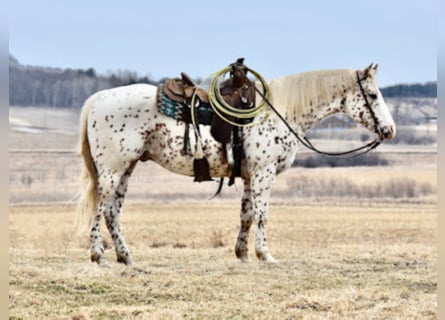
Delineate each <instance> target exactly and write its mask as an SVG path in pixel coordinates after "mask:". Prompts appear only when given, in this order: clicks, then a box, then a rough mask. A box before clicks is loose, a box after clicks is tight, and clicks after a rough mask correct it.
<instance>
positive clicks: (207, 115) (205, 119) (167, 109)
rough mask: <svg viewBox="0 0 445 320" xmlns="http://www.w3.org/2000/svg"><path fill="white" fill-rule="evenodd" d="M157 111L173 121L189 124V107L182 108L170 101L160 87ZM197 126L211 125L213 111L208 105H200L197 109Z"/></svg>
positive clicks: (177, 103) (180, 105)
mask: <svg viewBox="0 0 445 320" xmlns="http://www.w3.org/2000/svg"><path fill="white" fill-rule="evenodd" d="M157 102H158V111H159V112H160V113H162V114H164V115H166V116H168V117H170V118H173V119H175V120H180V121H184V122H186V123H191V122H192V120H191V114H190V106H183V105H182V104H180V103H179V102H176V101H174V100H172V99H170V98H169V97H168V96H167V95H166V94H165V93H164V90H163V88H162V86H159V88H158V101H157ZM197 111H198V122H199V124H204V125H210V124H211V123H212V117H213V110H212V107H211V106H210V104H207V103H202V102H201V103H200V104H199V106H198V108H197Z"/></svg>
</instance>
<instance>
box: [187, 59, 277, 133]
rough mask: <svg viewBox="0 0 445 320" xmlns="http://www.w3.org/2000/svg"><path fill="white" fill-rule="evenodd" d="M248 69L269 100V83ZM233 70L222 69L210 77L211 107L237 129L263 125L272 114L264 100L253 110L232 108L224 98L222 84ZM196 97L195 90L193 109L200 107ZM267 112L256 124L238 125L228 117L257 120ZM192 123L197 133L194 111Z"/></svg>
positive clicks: (230, 68) (229, 68) (205, 80)
mask: <svg viewBox="0 0 445 320" xmlns="http://www.w3.org/2000/svg"><path fill="white" fill-rule="evenodd" d="M246 69H247V71H248V72H250V73H252V74H253V75H254V76H255V78H256V79H257V80H258V81H259V83H260V84H261V86H262V90H261V91H262V96H263V97H266V98H267V99H270V98H271V93H270V88H269V85H268V84H267V81H266V80H265V79H264V78H263V77H262V76H261V75H260V74H259V73H258V72H256V71H255V70H253V69H250V68H248V67H246ZM231 70H232V67H231V66H228V67H226V68H224V69H221V70H220V71H217V72H215V73H214V74H212V75H211V76H210V77H211V82H210V86H209V90H208V96H209V102H210V106H211V108H212V110H213V111H214V112H215V113H216V114H217V115H218V116H219V117H221V119H223V120H224V121H226V122H227V123H229V124H231V125H234V126H237V127H250V126H255V125H257V124H260V123H262V122H263V121H264V120H266V119H267V117H268V116H269V114H270V110H269V109H268V105H267V103H266V102H265V101H264V99H262V101H261V102H260V103H258V104H256V106H253V107H252V108H248V109H241V108H236V107H234V106H231V105H230V104H228V103H227V102H226V101H225V100H224V98H223V97H222V95H221V88H220V86H221V82H222V80H223V79H224V77H225V76H226V74H227V73H229V72H230V71H231ZM210 77H207V78H206V79H204V80H203V81H202V82H201V84H199V85H198V88H200V87H202V84H203V83H205V82H207V81H208V79H209V78H210ZM253 85H255V82H253ZM257 90H258V89H257ZM196 95H197V90H195V92H194V94H193V96H192V100H191V106H192V108H197V107H198V105H197V104H196V103H195V102H196V99H195V98H196ZM266 108H267V110H266ZM265 110H266V116H265V117H263V118H262V119H261V120H259V121H256V122H254V121H252V122H249V123H238V122H236V121H232V120H230V119H228V116H230V117H234V118H235V119H252V118H255V117H256V116H257V115H259V114H260V113H262V112H263V111H265ZM241 122H244V121H241ZM192 123H193V126H194V128H195V132H196V131H198V130H197V125H196V119H195V113H194V112H193V111H192Z"/></svg>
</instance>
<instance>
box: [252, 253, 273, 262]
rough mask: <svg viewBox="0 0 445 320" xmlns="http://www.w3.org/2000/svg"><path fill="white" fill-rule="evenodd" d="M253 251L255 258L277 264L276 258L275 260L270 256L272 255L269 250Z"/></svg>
mask: <svg viewBox="0 0 445 320" xmlns="http://www.w3.org/2000/svg"><path fill="white" fill-rule="evenodd" d="M255 253H256V256H257V258H258V259H260V260H261V261H264V262H266V263H269V264H277V260H275V259H274V257H272V255H271V254H270V253H269V252H260V251H256V252H255Z"/></svg>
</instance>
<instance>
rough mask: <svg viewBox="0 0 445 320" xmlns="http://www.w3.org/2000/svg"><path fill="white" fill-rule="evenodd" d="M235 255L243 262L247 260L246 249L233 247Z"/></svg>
mask: <svg viewBox="0 0 445 320" xmlns="http://www.w3.org/2000/svg"><path fill="white" fill-rule="evenodd" d="M235 254H236V257H237V258H238V259H239V260H240V261H241V262H243V263H247V262H249V256H248V255H247V249H241V248H239V247H238V246H236V247H235Z"/></svg>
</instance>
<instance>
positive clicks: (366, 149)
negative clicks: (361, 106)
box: [255, 71, 380, 158]
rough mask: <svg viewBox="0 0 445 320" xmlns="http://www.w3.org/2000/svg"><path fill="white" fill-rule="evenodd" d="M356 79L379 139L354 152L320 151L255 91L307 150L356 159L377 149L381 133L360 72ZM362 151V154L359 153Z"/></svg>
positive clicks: (258, 91)
mask: <svg viewBox="0 0 445 320" xmlns="http://www.w3.org/2000/svg"><path fill="white" fill-rule="evenodd" d="M356 77H357V83H358V85H359V88H360V93H361V94H362V96H363V99H364V100H365V106H366V107H367V108H368V110H369V112H370V114H371V116H372V118H373V120H374V125H375V130H374V131H375V133H376V134H377V138H376V139H375V140H373V141H371V142H368V143H367V144H365V145H363V146H361V147H358V148H355V149H352V150H348V151H343V152H326V151H321V150H319V149H317V148H316V147H315V146H314V145H313V144H312V143H311V142H310V141H309V139H308V138H307V137H303V138H301V137H300V136H299V135H298V133H297V132H296V131H295V130H294V129H292V127H291V126H290V125H289V123H288V122H287V121H286V119H284V117H283V116H282V115H281V114H280V113H279V112H278V111H277V109H275V107H274V106H273V105H272V103H271V102H270V101H269V100H268V99H267V98H266V97H265V96H264V94H263V93H262V92H261V91H260V90H259V89H258V88H257V87H256V86H255V90H256V92H257V93H258V94H259V95H260V97H261V98H262V99H263V100H264V101H265V102H266V103H267V104H268V105H269V107H270V108H271V109H272V111H273V112H274V113H275V114H276V115H277V116H278V118H280V120H281V121H283V123H284V124H285V126H286V127H287V128H288V129H289V131H290V132H291V133H292V134H293V135H294V136H295V137H296V138H297V140H298V141H299V142H300V143H301V144H302V145H304V146H305V147H306V148H308V149H310V150H312V151H315V152H316V153H318V154H321V155H324V156H328V157H342V156H346V155H351V156H350V157H347V158H355V157H358V156H361V155H363V154H365V153H368V152H369V151H371V150H373V149H375V148H377V146H378V145H379V144H380V133H379V130H378V124H379V121H378V119H377V116H376V114H375V112H374V110H372V108H371V104H370V103H369V100H368V97H367V95H366V92H365V90H364V89H363V86H362V83H361V82H362V81H363V80H365V78H362V79H360V76H359V72H358V71H357V72H356ZM359 151H361V152H359Z"/></svg>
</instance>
